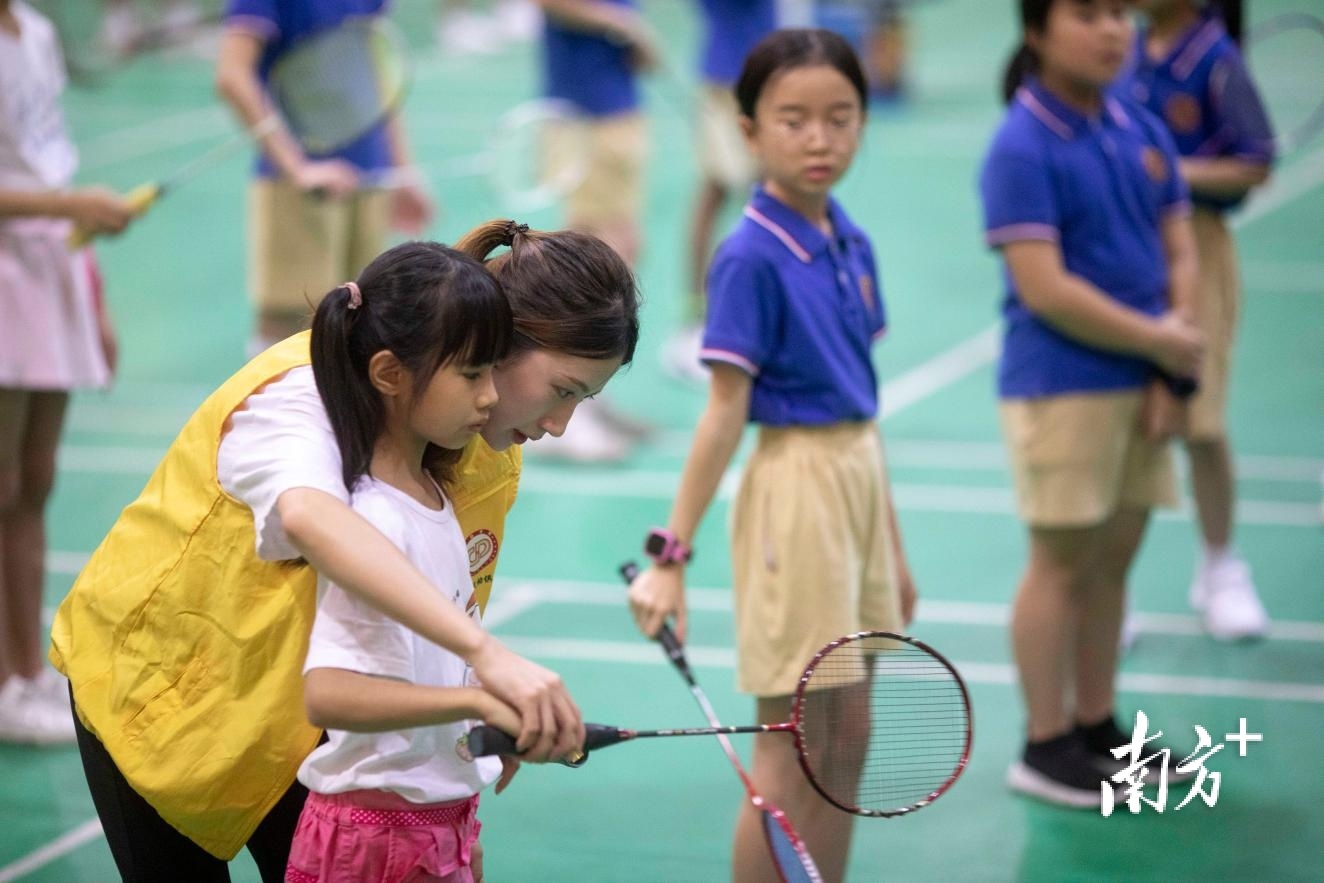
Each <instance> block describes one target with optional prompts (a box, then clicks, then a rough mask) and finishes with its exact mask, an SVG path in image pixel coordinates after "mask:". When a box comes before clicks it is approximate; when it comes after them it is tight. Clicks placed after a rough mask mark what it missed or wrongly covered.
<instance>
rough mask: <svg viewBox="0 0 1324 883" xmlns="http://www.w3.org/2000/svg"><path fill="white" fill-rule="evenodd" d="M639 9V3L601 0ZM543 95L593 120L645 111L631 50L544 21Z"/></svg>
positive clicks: (551, 18) (546, 19) (601, 37)
mask: <svg viewBox="0 0 1324 883" xmlns="http://www.w3.org/2000/svg"><path fill="white" fill-rule="evenodd" d="M599 2H604V3H611V4H614V5H616V6H624V7H626V8H628V9H634V7H635V0H599ZM543 19H544V20H543V94H544V95H546V96H547V97H548V98H556V99H560V100H562V101H568V102H570V103H571V104H573V105H575V106H576V107H578V108H579V109H580V110H581V111H583V112H584V113H586V114H588V115H589V116H593V117H605V116H613V115H615V114H621V113H629V112H631V111H633V110H635V109H636V108H638V107H639V87H638V85H637V84H636V82H635V77H634V68H633V66H632V65H631V64H630V51H629V49H628V48H627V47H626V46H622V45H620V44H617V43H613V42H612V41H611V40H608V39H607V38H606V37H604V36H602V35H600V34H591V33H587V32H585V31H578V30H575V29H573V28H568V27H564V26H562V25H560V24H558V23H557V21H556V19H555V18H553V17H552V16H550V15H548V16H544V17H543Z"/></svg>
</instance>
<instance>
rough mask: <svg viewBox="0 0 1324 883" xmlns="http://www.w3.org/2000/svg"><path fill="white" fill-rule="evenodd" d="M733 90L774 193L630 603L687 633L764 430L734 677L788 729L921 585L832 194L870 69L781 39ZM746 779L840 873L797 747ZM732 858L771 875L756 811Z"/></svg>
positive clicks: (842, 852) (747, 514) (861, 293)
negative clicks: (697, 593)
mask: <svg viewBox="0 0 1324 883" xmlns="http://www.w3.org/2000/svg"><path fill="white" fill-rule="evenodd" d="M735 92H736V98H737V101H738V103H739V105H740V114H741V120H740V122H741V128H742V129H743V131H744V135H745V141H746V144H747V145H748V146H749V149H750V151H751V152H752V153H753V154H754V156H755V157H756V158H757V160H758V161H759V167H760V169H761V171H762V186H761V187H759V188H758V189H757V190H756V191H755V193H754V196H753V198H752V199H751V201H750V202H749V204H748V205H747V206H745V209H744V217H743V218H742V220H741V221H740V223H739V224H738V226H737V227H736V229H735V230H734V232H732V234H731V235H730V236H729V237H727V239H726V240H725V241H724V242H723V243H722V244H721V246H720V247H719V248H718V250H717V254H716V255H715V257H714V258H713V265H712V268H711V270H710V271H709V274H708V319H707V325H706V328H705V332H704V341H703V350H702V356H703V359H704V360H705V361H706V362H707V364H708V365H709V367H710V368H711V371H712V376H711V380H710V387H709V394H708V404H707V407H706V409H705V411H704V413H703V416H702V417H701V418H700V420H699V424H698V427H697V428H696V430H695V436H694V441H693V444H692V446H691V448H690V453H689V457H688V459H687V460H686V463H685V469H684V472H683V474H682V476H681V483H680V489H679V492H678V494H677V497H676V502H675V504H674V506H673V507H672V510H671V517H670V520H669V521H668V523H667V527H666V528H656V529H654V531H653V532H652V533H651V534H650V536H649V541H648V543H647V544H646V547H645V548H646V551H648V552H649V553H650V555H651V556H652V557H653V559H654V564H653V566H652V567H650V568H649V569H648V571H647V572H645V573H644V574H643V575H641V576H640V577H639V579H637V580H636V581H635V583H634V585H633V586H631V589H630V604H631V608H632V611H633V614H634V617H635V621H636V622H637V623H638V625H639V627H640V629H641V630H642V631H644V632H645V633H646V634H649V635H653V634H655V633H656V632H657V630H658V629H659V628H660V627H661V625H662V623H663V622H664V621H665V620H666V618H667V617H668V616H675V619H676V630H677V633H678V634H679V635H680V637H681V639H682V640H683V639H684V634H685V613H686V611H685V597H684V570H683V565H684V563H685V562H686V561H688V560H689V556H690V543H691V542H692V539H693V537H694V535H695V531H696V529H697V528H698V525H699V522H700V520H701V519H702V517H703V514H704V512H705V511H706V510H707V508H708V505H709V504H710V503H711V501H712V499H713V495H714V493H715V492H716V490H717V487H718V484H719V482H720V481H721V478H722V475H723V473H724V472H725V470H726V468H727V466H728V465H729V464H730V462H731V458H732V456H733V455H734V453H735V449H736V446H737V445H738V444H739V442H740V438H741V434H742V431H743V429H744V427H745V424H746V423H748V422H753V423H756V424H758V426H759V432H758V445H757V448H756V450H755V452H754V454H753V456H752V457H751V458H750V460H749V462H748V463H747V464H746V466H745V469H744V475H743V477H742V480H741V485H740V491H739V494H738V497H737V499H736V502H735V505H734V508H733V509H732V513H731V533H732V540H731V545H732V549H731V559H732V571H733V577H734V587H735V590H734V602H735V620H736V633H737V634H736V645H737V653H738V656H737V658H738V666H737V674H738V682H739V686H740V689H741V690H743V691H745V692H748V693H752V694H753V695H754V696H755V697H757V702H758V719H759V720H760V721H766V722H769V723H771V722H774V721H784V720H786V719H787V715H789V714H790V711H791V694H792V692H793V691H794V689H795V687H796V683H797V681H798V679H799V675H800V672H801V671H802V669H803V668H804V666H805V664H806V663H807V662H808V661H809V659H810V658H811V657H812V656H813V654H814V653H815V652H816V651H817V650H818V649H819V648H821V647H822V646H823V645H824V644H826V643H827V642H828V641H830V640H832V639H833V638H836V637H839V636H841V635H843V634H846V633H848V632H855V631H859V630H861V629H884V630H891V631H896V630H899V629H901V628H902V627H903V626H904V624H905V623H906V622H908V621H909V619H910V616H911V613H912V611H913V609H914V604H915V590H914V586H913V584H912V582H911V579H910V575H909V568H908V567H907V565H906V560H905V556H904V554H903V553H902V550H901V542H900V537H899V533H898V530H897V522H896V513H895V511H894V508H893V506H892V499H891V491H890V488H889V483H888V479H887V472H886V468H885V466H884V460H883V448H882V439H881V436H880V434H879V431H878V424H877V422H876V421H875V418H876V416H877V412H878V379H877V377H876V375H875V373H874V368H873V363H872V361H871V359H870V350H871V348H872V345H873V342H874V341H875V340H877V339H878V338H879V337H880V336H881V335H882V333H883V330H884V328H885V327H886V326H885V318H884V316H885V314H884V310H883V300H882V289H881V285H880V284H879V281H878V269H877V266H876V265H875V263H874V256H873V249H872V247H871V245H870V243H869V239H868V237H867V236H866V235H865V234H864V232H863V231H862V230H860V229H859V228H858V227H856V226H855V224H853V223H852V222H851V220H850V218H849V217H847V216H846V213H845V211H843V210H842V208H841V206H840V205H839V204H838V203H837V202H836V200H834V199H833V198H832V196H831V194H830V191H831V188H832V186H833V185H834V184H836V182H837V181H839V180H840V179H841V177H842V176H843V175H844V174H845V173H846V170H847V169H848V168H849V166H850V163H851V160H852V159H853V158H854V156H855V151H856V150H857V148H858V147H859V144H860V136H861V133H862V131H863V128H864V123H865V106H866V102H867V100H868V86H867V84H866V82H865V78H864V73H863V71H862V70H861V68H860V64H859V61H858V59H856V57H855V54H854V52H853V51H852V50H851V48H850V45H849V44H848V43H847V42H846V41H845V40H844V39H842V38H841V37H840V36H838V35H836V34H833V33H831V32H829V31H823V30H783V31H775V32H773V33H772V34H771V35H769V36H768V37H766V38H765V39H764V40H763V41H761V42H760V43H759V44H758V45H757V46H755V47H754V49H753V50H752V51H751V52H750V55H749V57H748V58H747V59H746V60H745V64H744V68H743V69H742V71H741V73H740V77H739V79H738V80H737V82H736V89H735ZM832 692H835V691H825V693H832ZM818 701H822V702H827V703H832V702H840V701H841V700H840V698H839V697H833V696H826V695H824V696H820V697H818ZM827 713H835V711H830V712H827ZM753 777H754V781H755V783H756V785H757V787H758V790H759V791H760V792H761V793H762V794H763V795H765V796H766V797H768V798H769V799H770V800H772V801H773V802H775V803H777V804H778V805H780V806H781V807H782V809H784V810H785V811H786V813H787V815H789V816H790V818H791V820H792V822H794V824H795V825H796V826H797V827H798V828H799V831H800V833H801V834H802V835H803V837H804V840H805V844H806V846H807V847H808V849H809V852H810V854H812V855H813V856H814V858H815V859H816V860H817V862H818V866H819V868H820V869H821V870H822V872H823V877H824V879H827V880H840V879H841V878H842V877H843V876H844V873H845V866H846V856H847V853H848V850H849V847H850V837H851V820H852V816H850V815H847V814H845V813H842V812H839V811H836V810H834V809H832V808H831V807H830V806H829V805H828V804H827V803H826V802H825V801H824V800H823V799H822V798H821V797H819V796H818V795H817V794H816V793H815V792H814V790H813V789H812V787H811V786H810V785H809V784H808V783H807V781H806V780H805V778H804V776H803V775H802V774H801V773H800V771H799V768H798V763H797V760H796V753H795V748H794V746H793V744H792V743H791V741H790V740H788V739H777V738H775V737H774V738H771V739H769V738H763V737H759V738H758V739H756V741H755V747H754V763H753ZM734 863H735V877H736V878H737V879H760V880H771V879H776V872H775V871H774V869H773V867H772V865H771V864H770V861H769V858H768V853H767V848H766V846H765V844H764V842H763V835H762V831H761V828H760V825H759V821H758V816H757V813H756V811H755V810H754V809H753V807H752V806H751V805H750V804H748V803H745V804H744V805H743V806H742V809H741V811H740V815H739V818H738V821H737V824H736V832H735V850H734Z"/></svg>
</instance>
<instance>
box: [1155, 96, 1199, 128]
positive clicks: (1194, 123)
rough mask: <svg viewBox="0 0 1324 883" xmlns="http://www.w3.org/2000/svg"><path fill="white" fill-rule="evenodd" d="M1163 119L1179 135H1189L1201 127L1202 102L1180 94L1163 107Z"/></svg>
mask: <svg viewBox="0 0 1324 883" xmlns="http://www.w3.org/2000/svg"><path fill="white" fill-rule="evenodd" d="M1163 118H1164V119H1165V120H1167V123H1168V128H1169V129H1172V131H1174V132H1176V133H1177V134H1179V135H1189V134H1190V133H1191V132H1194V131H1195V130H1196V129H1198V128H1199V127H1200V102H1198V101H1196V100H1195V99H1194V98H1192V97H1191V96H1190V95H1187V94H1185V93H1181V92H1179V93H1178V94H1176V95H1174V96H1172V97H1171V98H1169V99H1168V102H1167V104H1165V105H1164V106H1163Z"/></svg>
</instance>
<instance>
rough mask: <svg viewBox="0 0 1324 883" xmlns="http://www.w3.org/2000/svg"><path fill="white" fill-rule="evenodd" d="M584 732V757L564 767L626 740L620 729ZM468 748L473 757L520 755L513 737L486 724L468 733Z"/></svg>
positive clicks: (600, 726)
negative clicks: (591, 752) (593, 752)
mask: <svg viewBox="0 0 1324 883" xmlns="http://www.w3.org/2000/svg"><path fill="white" fill-rule="evenodd" d="M584 730H585V734H584V756H583V757H581V758H580V759H579V760H578V761H576V762H573V763H572V762H570V761H567V760H563V761H561V763H563V764H565V765H566V766H569V767H577V766H582V765H583V763H584V761H585V760H586V759H587V755H588V752H590V751H592V750H593V749H595V748H605V747H607V746H608V745H615V744H616V743H618V742H621V741H624V739H626V738H628V737H627V736H626V734H624V733H623V732H622V731H621V730H620V729H618V728H616V727H609V726H606V725H605V724H585V725H584ZM468 746H469V753H470V754H472V755H473V756H474V757H484V756H486V755H489V754H506V755H512V756H515V757H518V756H519V755H520V754H521V753H522V752H521V751H520V750H519V749H518V748H517V747H515V737H514V736H512V735H510V734H509V733H506V732H503V731H501V730H498V729H497V728H496V727H489V726H487V725H486V724H481V725H479V726H476V727H474V728H473V729H472V730H470V731H469V739H468Z"/></svg>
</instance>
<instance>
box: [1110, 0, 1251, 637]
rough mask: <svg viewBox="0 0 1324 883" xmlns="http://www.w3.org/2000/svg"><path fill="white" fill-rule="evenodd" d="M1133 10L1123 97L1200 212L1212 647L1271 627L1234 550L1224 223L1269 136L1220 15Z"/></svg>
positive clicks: (1196, 585) (1196, 9)
mask: <svg viewBox="0 0 1324 883" xmlns="http://www.w3.org/2000/svg"><path fill="white" fill-rule="evenodd" d="M1135 5H1136V6H1138V7H1139V8H1140V9H1141V10H1143V11H1144V12H1145V13H1146V14H1147V16H1148V19H1149V26H1148V27H1147V28H1145V29H1143V30H1141V31H1140V32H1139V33H1138V34H1137V35H1136V42H1135V49H1134V52H1133V53H1132V68H1131V70H1130V71H1128V72H1127V73H1126V74H1124V75H1123V77H1122V80H1121V81H1120V83H1119V91H1121V92H1122V93H1123V94H1128V95H1130V97H1132V98H1133V99H1134V100H1136V101H1137V102H1139V103H1141V104H1143V105H1145V106H1146V107H1147V108H1149V110H1151V111H1152V112H1153V113H1154V114H1155V115H1156V116H1158V117H1160V118H1161V119H1162V120H1163V122H1165V123H1166V124H1167V126H1168V129H1169V130H1170V131H1171V132H1172V136H1173V138H1174V140H1175V141H1176V144H1177V151H1178V153H1180V154H1181V160H1180V162H1179V166H1178V167H1179V169H1180V170H1181V176H1182V178H1184V179H1185V181H1186V183H1187V185H1188V186H1189V187H1190V188H1191V198H1192V201H1193V202H1194V204H1195V211H1194V212H1193V214H1192V218H1191V220H1192V226H1193V227H1194V230H1195V244H1196V252H1197V254H1198V255H1199V264H1200V273H1199V283H1198V286H1197V295H1196V311H1195V312H1196V319H1197V323H1198V325H1199V327H1200V330H1201V331H1202V332H1204V335H1205V341H1206V343H1207V347H1206V349H1205V357H1204V361H1203V363H1202V364H1201V366H1200V390H1199V392H1198V393H1197V394H1196V395H1195V397H1194V398H1192V399H1191V403H1190V419H1189V421H1188V423H1187V426H1186V432H1185V442H1186V452H1187V454H1188V455H1189V456H1190V460H1191V487H1192V490H1193V491H1194V497H1195V508H1196V512H1197V514H1198V515H1199V524H1200V533H1201V536H1202V539H1203V540H1204V554H1203V556H1202V557H1201V561H1200V563H1199V565H1198V566H1197V568H1196V572H1195V578H1194V580H1192V582H1191V591H1190V600H1191V606H1192V607H1194V608H1195V609H1196V610H1198V611H1200V612H1201V614H1202V616H1203V620H1204V624H1205V627H1206V629H1208V631H1209V633H1210V634H1211V635H1213V636H1214V637H1215V638H1220V639H1224V640H1232V639H1238V638H1251V637H1260V636H1262V635H1263V634H1264V633H1265V632H1266V631H1267V630H1268V627H1269V617H1268V614H1267V613H1266V612H1265V610H1264V605H1263V604H1262V603H1261V602H1260V599H1259V595H1258V593H1257V592H1256V590H1255V584H1254V582H1253V581H1252V580H1251V576H1250V568H1249V567H1247V566H1246V563H1245V562H1244V561H1243V560H1242V559H1241V557H1240V556H1239V555H1237V553H1236V550H1235V549H1234V548H1233V546H1232V513H1233V511H1234V510H1235V507H1236V505H1235V492H1236V482H1235V478H1234V477H1233V474H1232V454H1231V448H1230V446H1229V444H1228V438H1227V422H1226V419H1225V414H1226V410H1227V388H1228V374H1229V369H1230V363H1231V355H1232V353H1231V350H1232V342H1233V340H1234V338H1235V336H1236V324H1237V313H1238V312H1239V308H1240V300H1241V292H1240V288H1241V284H1240V280H1239V278H1238V275H1237V256H1236V249H1235V245H1234V243H1233V241H1232V235H1231V233H1230V232H1229V230H1228V227H1227V224H1226V223H1225V222H1224V220H1223V216H1224V214H1225V213H1226V212H1227V211H1228V210H1230V209H1232V208H1235V207H1236V206H1238V205H1240V204H1241V202H1242V201H1243V200H1244V199H1245V197H1246V194H1247V193H1249V192H1250V190H1251V189H1252V188H1254V187H1256V186H1258V185H1260V184H1262V183H1264V181H1265V180H1266V179H1267V178H1268V176H1269V168H1270V166H1271V165H1272V163H1273V158H1274V150H1273V132H1272V130H1271V128H1270V126H1269V120H1268V116H1267V115H1266V114H1265V112H1264V106H1263V104H1261V102H1260V98H1259V95H1258V94H1257V93H1256V90H1255V86H1254V84H1253V83H1252V82H1251V78H1250V74H1249V73H1248V72H1247V70H1246V66H1245V64H1244V63H1243V62H1242V59H1241V53H1240V52H1238V51H1237V46H1236V44H1235V43H1234V42H1233V41H1232V39H1231V38H1230V37H1229V36H1228V34H1227V31H1226V30H1225V29H1224V27H1223V22H1222V20H1221V19H1220V18H1219V16H1218V15H1217V14H1215V13H1214V12H1213V11H1212V10H1207V9H1202V6H1203V4H1202V3H1199V2H1196V0H1138V2H1136V4H1135Z"/></svg>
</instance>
